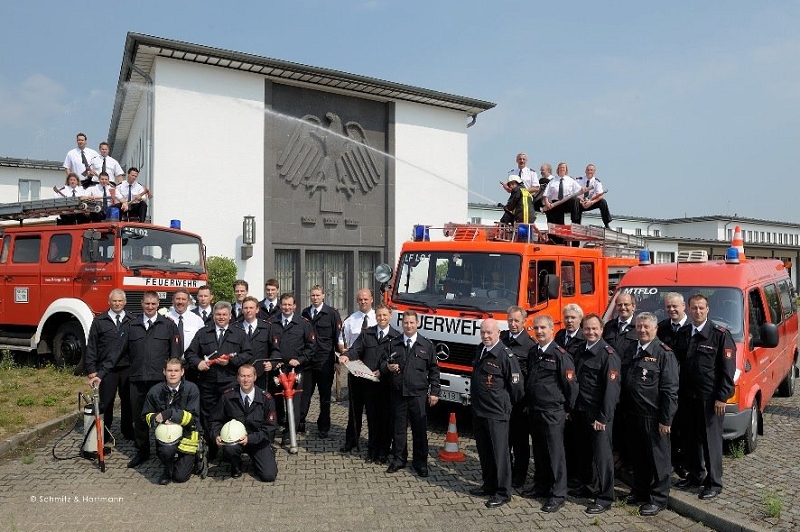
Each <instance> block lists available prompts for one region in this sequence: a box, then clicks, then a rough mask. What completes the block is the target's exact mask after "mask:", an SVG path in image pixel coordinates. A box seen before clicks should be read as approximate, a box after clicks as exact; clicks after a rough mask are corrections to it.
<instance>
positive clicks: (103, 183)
mask: <svg viewBox="0 0 800 532" xmlns="http://www.w3.org/2000/svg"><path fill="white" fill-rule="evenodd" d="M85 195H86V196H88V197H89V198H90V199H92V200H94V201H98V202H100V203H101V205H102V206H103V210H102V211H100V212H99V213H96V214H94V213H93V214H92V215H91V218H92V221H96V222H99V221H101V220H105V219H106V218H107V217H108V210H109V209H110V208H111V207H113V206H114V205H116V203H117V201H116V197H115V195H114V189H112V188H111V185H110V184H109V180H108V174H107V173H106V174H104V173H101V174H100V182H99V183H98V184H96V185H95V186H93V187H90V188H89V189H87V190H86V191H85Z"/></svg>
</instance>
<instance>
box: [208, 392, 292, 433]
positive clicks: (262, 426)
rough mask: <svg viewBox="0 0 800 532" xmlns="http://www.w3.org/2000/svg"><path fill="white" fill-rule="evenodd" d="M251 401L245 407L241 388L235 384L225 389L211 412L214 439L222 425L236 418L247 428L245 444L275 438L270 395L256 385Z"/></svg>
mask: <svg viewBox="0 0 800 532" xmlns="http://www.w3.org/2000/svg"><path fill="white" fill-rule="evenodd" d="M254 389H255V394H254V395H253V402H252V403H251V404H250V408H248V409H245V407H244V403H243V402H242V394H241V388H240V387H239V386H238V385H237V386H234V387H232V388H229V389H227V390H225V391H224V392H223V393H222V398H221V399H220V400H219V402H218V403H217V406H216V407H215V408H214V411H213V412H212V413H211V433H212V434H211V436H212V439H216V438H217V436H219V433H220V431H221V430H222V426H223V425H224V424H225V423H227V422H228V421H230V420H231V419H236V420H238V421H241V422H242V423H243V424H244V426H245V429H246V430H247V444H248V445H261V444H269V443H272V441H273V440H274V439H275V430H276V427H277V425H276V423H275V401H274V400H273V398H272V395H270V394H269V393H267V392H265V391H264V390H262V389H261V388H259V387H258V386H256V387H255V388H254Z"/></svg>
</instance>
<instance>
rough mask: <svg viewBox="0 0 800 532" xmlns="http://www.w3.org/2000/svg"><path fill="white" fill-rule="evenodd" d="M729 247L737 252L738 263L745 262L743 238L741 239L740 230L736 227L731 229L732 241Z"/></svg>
mask: <svg viewBox="0 0 800 532" xmlns="http://www.w3.org/2000/svg"><path fill="white" fill-rule="evenodd" d="M731 247H734V248H736V249H737V250H738V251H739V262H745V261H746V260H747V258H746V257H745V256H744V238H742V229H741V227H739V226H738V225H737V226H736V227H734V229H733V241H732V242H731Z"/></svg>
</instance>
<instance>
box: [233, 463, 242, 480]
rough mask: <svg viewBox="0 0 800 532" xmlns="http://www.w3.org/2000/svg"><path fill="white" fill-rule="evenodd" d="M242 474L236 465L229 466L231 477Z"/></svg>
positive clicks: (237, 476)
mask: <svg viewBox="0 0 800 532" xmlns="http://www.w3.org/2000/svg"><path fill="white" fill-rule="evenodd" d="M241 476H242V470H241V469H239V468H238V467H233V466H231V478H239V477H241Z"/></svg>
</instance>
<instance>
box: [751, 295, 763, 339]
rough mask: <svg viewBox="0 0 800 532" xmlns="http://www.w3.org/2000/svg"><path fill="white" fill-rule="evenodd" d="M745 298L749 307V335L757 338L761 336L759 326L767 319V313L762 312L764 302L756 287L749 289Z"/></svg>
mask: <svg viewBox="0 0 800 532" xmlns="http://www.w3.org/2000/svg"><path fill="white" fill-rule="evenodd" d="M747 299H748V306H749V307H750V310H749V312H750V337H751V338H754V339H758V338H761V326H762V325H763V324H764V323H766V321H767V315H766V314H765V313H764V304H763V303H762V301H761V294H760V292H759V291H758V290H757V289H756V290H750V293H749V294H748V295H747Z"/></svg>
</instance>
